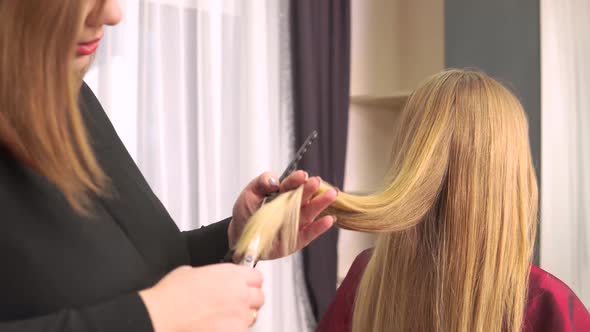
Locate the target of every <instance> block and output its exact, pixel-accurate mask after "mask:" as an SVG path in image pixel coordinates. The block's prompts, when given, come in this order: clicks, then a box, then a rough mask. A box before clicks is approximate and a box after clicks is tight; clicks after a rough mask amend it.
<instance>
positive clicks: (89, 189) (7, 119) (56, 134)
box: [0, 0, 107, 213]
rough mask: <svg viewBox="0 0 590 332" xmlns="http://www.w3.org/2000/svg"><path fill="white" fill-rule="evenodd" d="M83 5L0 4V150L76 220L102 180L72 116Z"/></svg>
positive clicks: (67, 1)
mask: <svg viewBox="0 0 590 332" xmlns="http://www.w3.org/2000/svg"><path fill="white" fill-rule="evenodd" d="M98 2H99V3H100V1H98ZM84 3H85V2H84V1H80V0H60V1H43V0H3V1H0V72H1V73H2V75H1V77H0V145H1V146H2V147H3V148H4V149H6V150H7V151H8V152H9V153H11V154H12V155H13V156H14V157H15V158H16V159H17V160H19V161H20V162H22V163H23V164H25V165H27V166H28V167H30V168H31V169H33V170H35V171H36V172H38V173H40V174H41V175H43V176H45V177H46V178H47V179H49V181H51V182H52V183H54V184H55V185H56V186H57V187H58V188H59V189H60V190H61V192H63V194H64V195H65V197H66V198H67V200H68V201H69V202H70V204H71V205H72V206H73V207H74V208H75V209H76V210H77V211H79V212H82V213H84V212H87V211H88V210H87V209H88V208H89V206H90V199H89V195H91V194H98V193H101V192H102V191H103V189H104V187H105V183H106V181H107V179H106V176H105V175H104V173H103V171H102V170H101V168H100V166H99V165H98V163H97V161H96V158H95V156H94V154H93V151H92V148H91V145H90V142H89V139H88V137H87V134H86V130H85V127H84V123H83V119H82V115H81V113H80V111H79V109H78V94H79V88H80V84H81V77H80V75H81V74H80V73H78V72H76V71H75V70H74V68H73V61H74V55H75V46H76V43H77V38H78V36H79V34H80V29H81V28H82V26H83V19H84V18H83V17H82V9H83V8H82V7H83V6H84Z"/></svg>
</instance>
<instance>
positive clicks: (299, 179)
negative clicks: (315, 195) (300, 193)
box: [281, 170, 309, 192]
mask: <svg viewBox="0 0 590 332" xmlns="http://www.w3.org/2000/svg"><path fill="white" fill-rule="evenodd" d="M308 178H309V174H307V172H306V171H301V170H299V171H295V172H293V173H291V175H289V176H288V177H287V178H286V179H285V180H283V182H281V192H285V191H290V190H294V189H297V188H299V186H301V185H302V184H304V183H305V182H307V179H308Z"/></svg>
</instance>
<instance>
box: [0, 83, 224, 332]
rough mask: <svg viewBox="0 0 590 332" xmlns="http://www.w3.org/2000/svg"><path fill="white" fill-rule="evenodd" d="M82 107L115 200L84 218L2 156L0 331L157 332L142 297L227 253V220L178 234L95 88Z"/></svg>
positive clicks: (83, 95) (47, 185) (99, 202)
mask: <svg viewBox="0 0 590 332" xmlns="http://www.w3.org/2000/svg"><path fill="white" fill-rule="evenodd" d="M80 99H81V109H82V113H83V114H84V117H85V121H86V125H87V128H88V132H89V135H90V138H91V140H92V142H93V145H94V148H95V152H96V155H97V158H98V160H99V162H100V164H101V166H102V167H103V169H104V171H105V172H106V173H107V175H108V176H109V177H110V179H111V181H112V184H113V186H112V187H113V188H114V190H113V195H112V196H111V197H110V198H108V199H96V202H95V210H96V211H95V213H94V217H92V218H83V217H80V216H79V215H77V214H76V213H75V212H74V211H73V210H72V209H71V208H70V207H69V205H68V204H67V202H66V200H65V199H64V197H63V196H62V195H61V193H60V192H59V191H58V190H57V189H56V188H55V187H54V186H53V185H52V184H50V183H48V181H46V179H45V178H43V177H41V176H39V175H38V174H36V173H34V172H32V171H31V170H30V169H28V168H27V167H25V166H23V165H22V164H20V163H18V162H17V161H15V160H14V159H13V158H12V157H11V156H10V155H9V154H7V153H6V151H5V150H0V227H1V228H0V332H16V331H47V332H49V331H51V332H54V331H68V332H69V331H82V332H84V331H92V332H98V331H109V332H116V331H138V332H143V331H152V330H153V328H152V325H151V321H150V318H149V315H148V313H147V310H146V308H145V306H144V304H143V302H142V300H141V298H140V297H139V295H138V294H137V291H139V290H141V289H144V288H146V287H149V286H152V285H154V284H155V283H156V282H157V281H158V280H159V279H160V278H161V277H163V276H164V275H165V274H166V273H167V272H169V271H171V270H172V269H174V268H175V267H178V266H180V265H187V264H191V265H193V266H199V265H205V264H209V263H216V262H219V261H220V260H221V259H222V258H223V255H224V254H225V253H226V251H227V250H228V243H227V226H228V224H229V221H228V220H225V221H223V222H219V223H216V224H213V225H211V226H209V227H204V228H201V229H199V230H195V231H191V232H180V231H179V230H178V228H177V227H176V225H175V224H174V222H173V221H172V219H171V218H170V216H169V215H168V213H167V212H166V210H165V209H164V207H163V206H162V204H161V203H160V201H159V200H158V199H157V198H156V196H155V195H154V193H153V192H152V190H151V189H150V187H149V186H148V184H147V182H146V181H145V179H144V178H143V176H142V175H141V173H140V171H139V169H138V168H137V167H136V165H135V163H134V162H133V160H132V159H131V157H130V156H129V154H128V153H127V151H126V149H125V147H124V146H123V144H122V142H121V141H120V139H119V137H118V136H117V134H116V133H115V130H114V129H113V126H112V125H111V123H110V121H109V120H108V118H107V116H106V114H105V113H104V111H103V109H102V107H101V105H100V104H99V102H98V100H97V99H96V97H95V96H94V94H93V93H92V91H91V90H90V88H88V86H86V85H84V86H83V87H82V89H81V98H80ZM195 296H198V294H195Z"/></svg>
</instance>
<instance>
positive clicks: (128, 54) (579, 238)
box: [85, 0, 590, 331]
mask: <svg viewBox="0 0 590 332" xmlns="http://www.w3.org/2000/svg"><path fill="white" fill-rule="evenodd" d="M120 2H121V6H122V8H123V11H124V15H125V19H124V21H123V23H122V24H121V25H120V26H117V27H115V28H113V29H111V30H110V31H109V32H108V33H107V36H106V39H105V43H104V45H103V46H102V48H101V49H100V51H99V53H98V55H97V58H96V61H95V63H94V65H93V68H92V69H91V70H90V72H89V73H88V75H87V77H86V78H85V80H86V82H87V83H88V84H89V85H90V86H91V87H92V88H93V90H94V91H95V92H96V93H97V95H98V97H99V99H100V100H101V101H102V103H103V105H104V107H105V109H106V110H107V112H108V113H109V116H110V117H111V120H112V121H113V123H114V125H115V127H116V129H117V131H118V133H119V135H120V136H121V138H122V139H123V141H124V143H125V145H126V146H127V148H128V150H129V151H130V153H131V155H132V156H133V158H134V159H135V161H136V162H137V164H138V165H139V167H140V168H141V170H142V171H143V173H144V175H145V176H146V178H147V179H148V181H149V182H150V184H151V185H152V187H153V188H154V191H155V192H156V194H157V195H158V196H159V198H160V199H161V200H162V202H163V203H164V204H165V205H166V207H167V208H168V210H169V211H170V213H171V215H172V216H173V217H174V219H175V221H176V222H177V224H178V225H179V227H180V228H181V229H183V230H186V229H193V228H196V227H199V226H201V225H206V224H209V223H213V222H215V221H218V220H221V219H222V218H225V217H227V216H229V215H230V214H231V208H232V205H233V202H234V200H235V199H236V198H237V195H238V193H239V191H240V190H241V189H242V188H243V187H244V186H245V185H246V184H247V182H248V181H249V180H250V179H251V178H253V177H255V176H256V175H258V174H259V173H261V172H263V171H266V170H272V171H274V172H275V173H280V172H282V170H283V169H284V168H285V167H286V165H287V162H288V160H289V158H290V157H291V156H292V154H293V152H294V149H295V147H296V146H297V145H298V144H300V143H301V142H302V141H303V139H304V138H305V137H306V136H307V135H308V134H309V133H310V132H311V131H312V130H314V129H317V130H318V131H319V133H320V138H319V140H318V142H317V144H314V146H313V148H312V149H311V150H310V151H309V153H308V155H307V156H306V158H305V160H304V161H303V163H302V165H301V167H302V168H305V169H306V170H308V171H310V173H312V174H313V175H321V176H322V177H323V178H324V179H325V180H327V181H329V182H331V183H333V184H336V185H338V186H340V187H342V188H343V189H344V190H345V191H347V192H351V193H361V194H362V193H367V192H371V191H373V190H375V189H376V188H377V187H378V186H379V184H380V182H381V181H382V179H383V175H384V173H385V171H386V169H387V166H388V163H389V151H390V149H391V144H392V137H393V134H394V130H395V129H394V127H395V123H396V119H397V115H398V114H399V111H400V110H401V108H402V107H403V105H404V103H405V100H406V98H407V96H408V95H409V92H411V91H412V90H413V89H414V88H415V87H416V86H417V84H418V83H419V82H420V81H421V80H423V79H424V78H426V77H428V76H429V75H432V74H434V73H436V72H438V71H441V70H443V69H444V68H449V67H473V68H479V69H481V70H483V71H485V72H487V73H488V74H490V75H491V76H493V77H495V78H496V79H499V80H500V81H501V82H503V83H504V84H506V85H507V86H509V87H510V88H511V89H512V90H513V91H514V92H515V93H516V95H517V96H518V97H519V98H520V100H521V101H522V103H523V105H524V107H525V109H526V111H527V113H528V119H529V125H530V139H531V145H532V153H533V158H534V161H535V166H536V170H537V176H538V178H539V183H540V192H541V209H540V212H541V217H540V232H539V236H538V241H537V242H538V243H537V248H536V252H535V263H536V264H538V265H540V266H541V267H542V268H543V269H545V270H547V271H549V272H550V273H552V274H554V275H556V276H557V277H558V278H560V279H562V280H563V281H564V282H566V283H567V284H568V285H569V286H570V287H572V289H573V290H574V292H576V293H577V294H578V296H579V297H580V298H581V300H582V302H584V303H585V304H586V306H590V277H589V276H590V203H588V202H590V172H589V171H588V169H589V168H590V109H589V108H590V62H589V60H588V59H590V34H589V33H588V31H590V2H589V1H587V0H560V1H555V0H520V1H512V0H495V1H488V0H444V1H443V0H120ZM373 241H374V238H373V237H372V236H370V235H366V234H360V233H354V232H348V231H340V232H338V231H337V230H336V229H334V230H332V231H331V232H330V233H329V234H326V235H324V236H323V237H322V238H321V239H320V240H319V241H316V242H315V243H314V244H312V245H311V246H310V247H309V248H307V249H306V250H304V251H303V252H301V253H298V254H295V255H293V256H291V257H288V258H285V259H281V260H277V261H272V262H262V263H261V264H259V268H260V269H261V270H262V271H263V272H264V274H265V285H264V288H265V291H266V294H267V304H266V306H265V307H264V308H263V310H262V311H261V313H260V316H259V319H258V322H257V324H256V326H254V327H253V328H252V331H311V330H313V328H314V327H315V324H316V322H317V319H318V318H319V317H321V314H322V313H323V312H324V310H325V309H326V306H327V305H328V304H329V303H330V301H331V298H332V296H333V295H334V293H335V290H336V287H337V284H338V283H339V282H340V281H341V280H342V278H343V277H344V276H345V275H346V272H347V270H348V268H349V267H350V264H351V263H352V261H353V259H354V258H355V257H356V255H357V254H358V253H360V252H361V251H362V250H364V249H366V248H369V247H371V246H372V244H373Z"/></svg>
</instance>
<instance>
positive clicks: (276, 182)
mask: <svg viewBox="0 0 590 332" xmlns="http://www.w3.org/2000/svg"><path fill="white" fill-rule="evenodd" d="M268 183H269V184H270V185H271V186H273V187H277V186H278V185H279V181H277V179H275V178H270V179H268Z"/></svg>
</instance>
